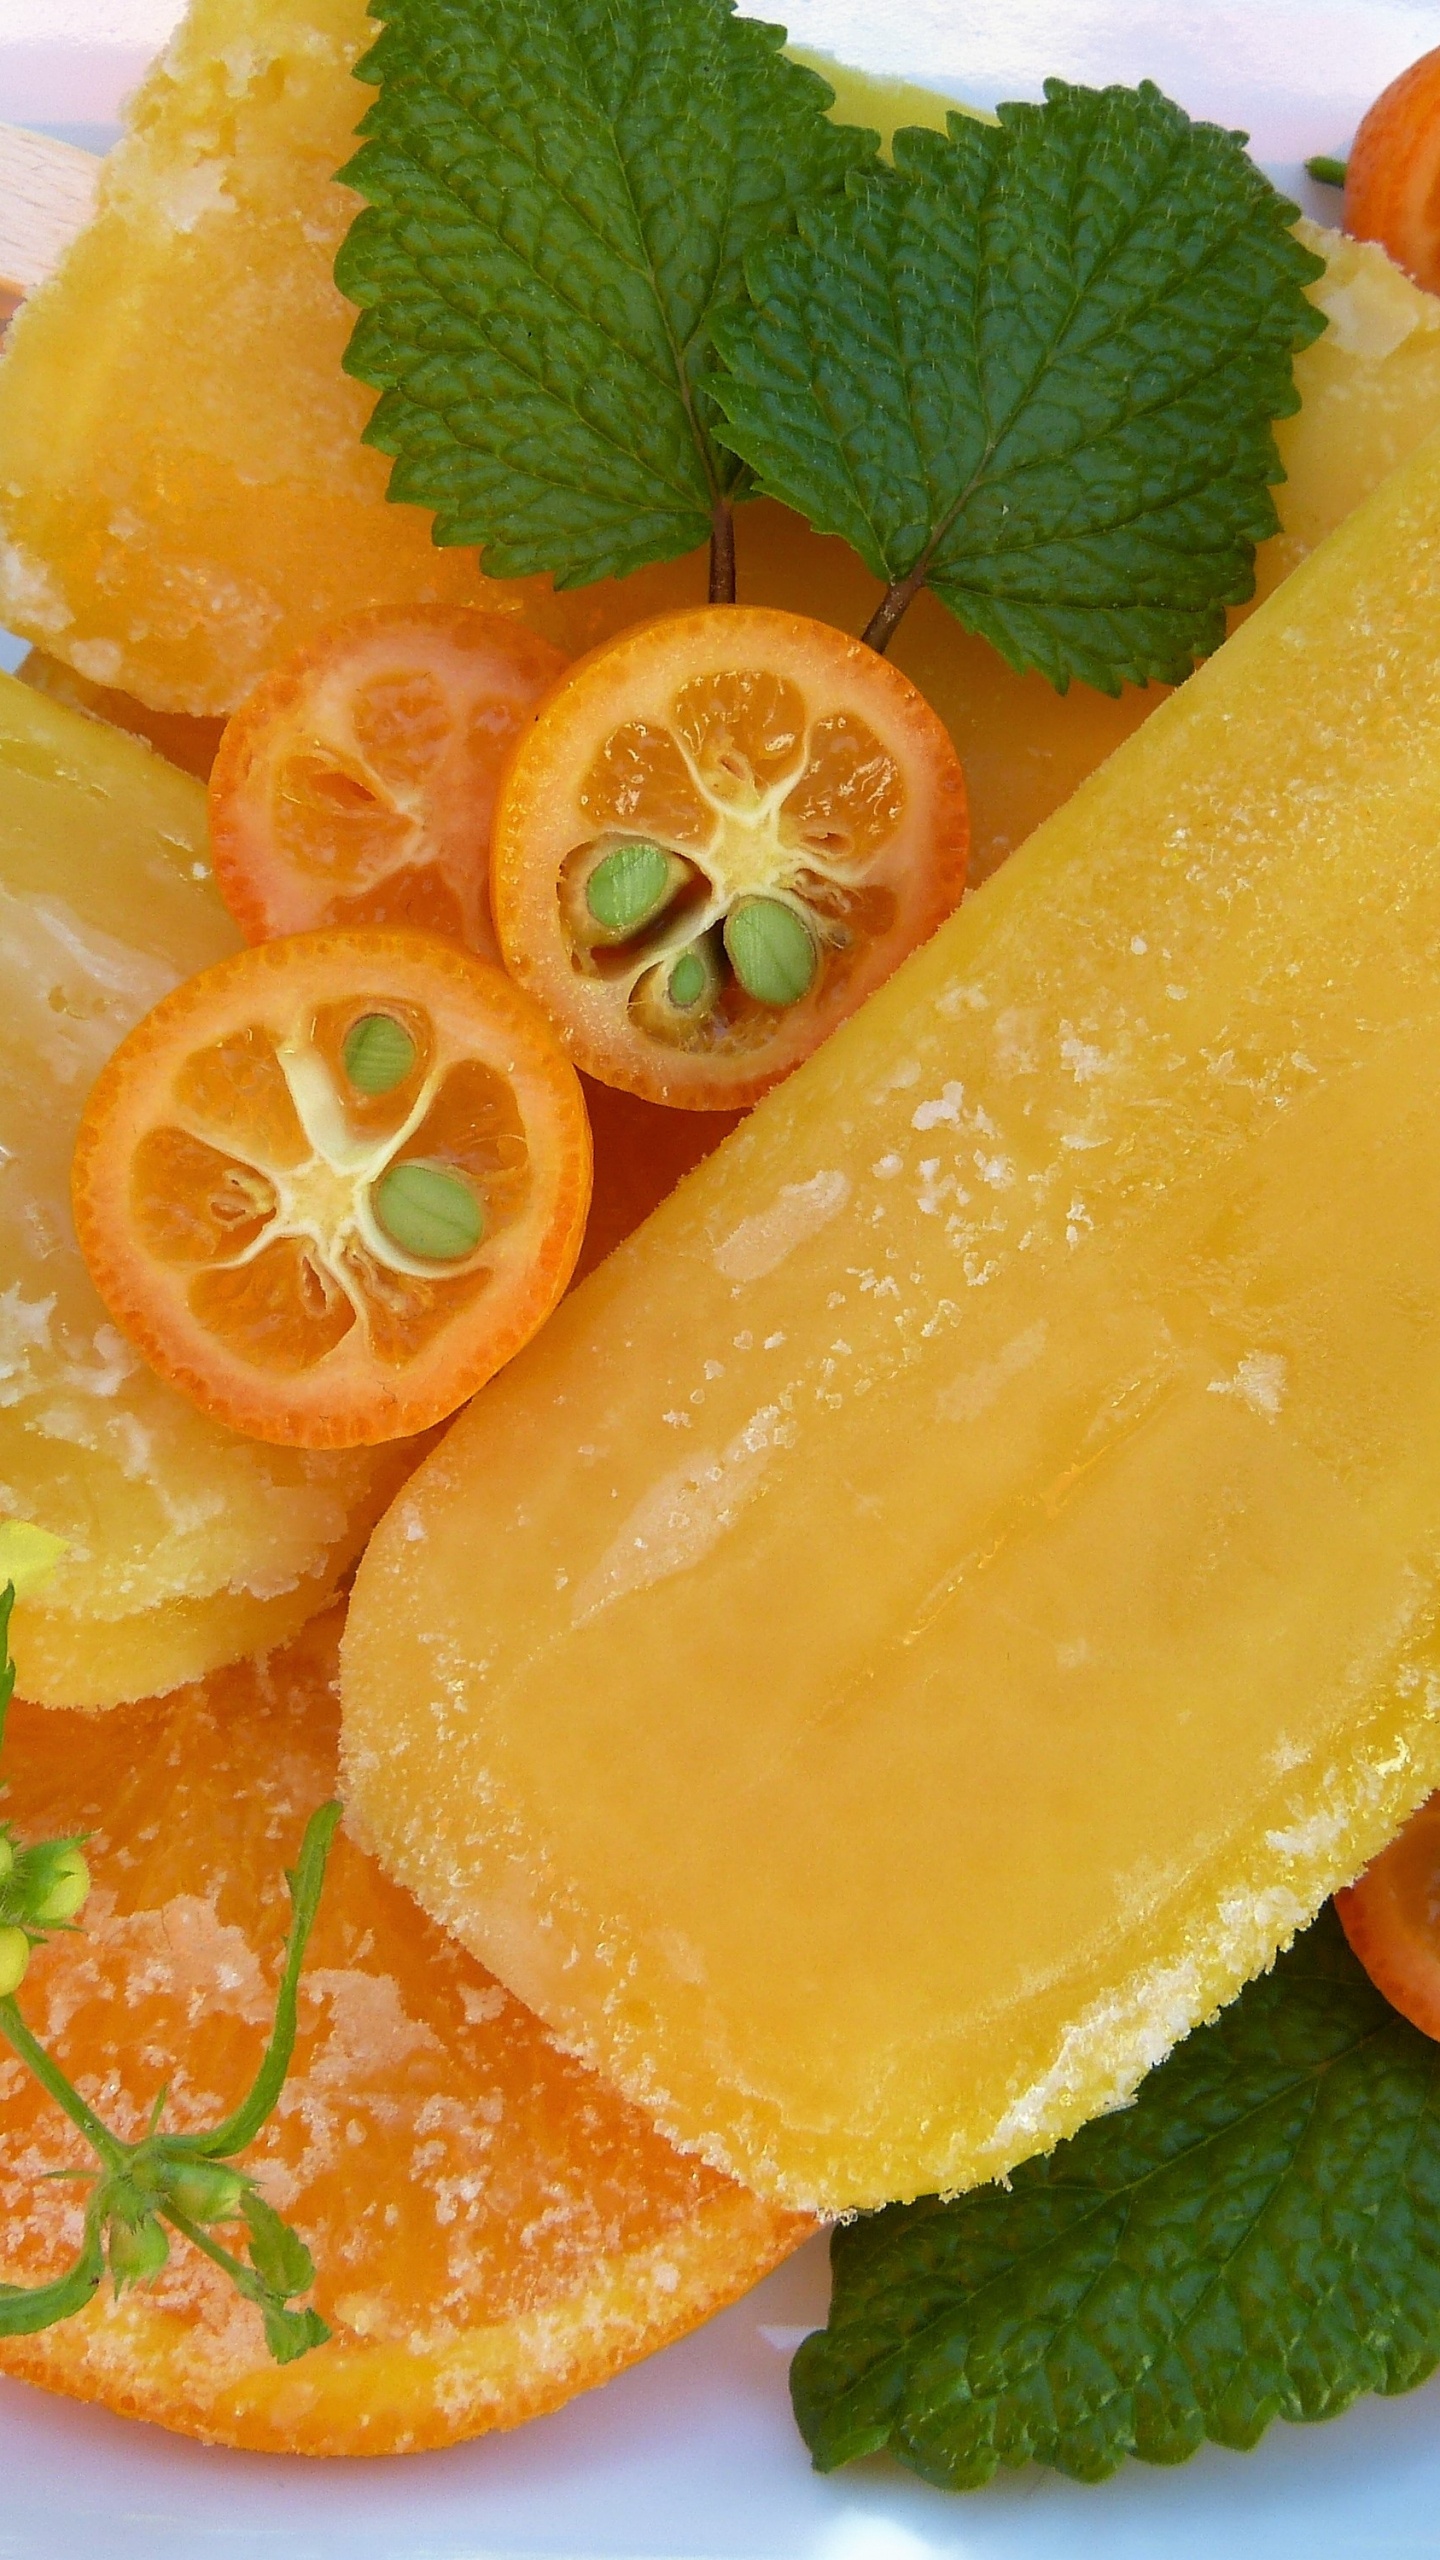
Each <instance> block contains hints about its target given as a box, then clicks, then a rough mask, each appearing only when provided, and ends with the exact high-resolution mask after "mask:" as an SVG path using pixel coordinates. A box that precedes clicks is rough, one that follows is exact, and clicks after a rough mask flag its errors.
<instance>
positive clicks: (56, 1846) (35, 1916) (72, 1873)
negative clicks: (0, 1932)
mask: <svg viewBox="0 0 1440 2560" xmlns="http://www.w3.org/2000/svg"><path fill="white" fill-rule="evenodd" d="M21 1873H22V1877H23V1891H24V1897H25V1917H26V1919H27V1920H28V1921H29V1922H30V1924H31V1927H32V1928H35V1929H58V1928H60V1927H62V1926H63V1924H64V1923H65V1922H66V1921H67V1920H73V1919H74V1918H75V1916H76V1914H77V1913H78V1912H80V1911H83V1910H84V1908H85V1901H86V1897H87V1895H88V1894H89V1891H90V1870H89V1868H88V1867H87V1865H86V1864H85V1860H84V1858H83V1857H82V1856H81V1854H80V1851H79V1850H78V1849H77V1848H76V1847H75V1844H74V1842H73V1841H69V1840H42V1841H41V1842H40V1844H39V1846H38V1847H37V1848H34V1849H26V1850H25V1851H24V1852H23V1853H22V1857H21Z"/></svg>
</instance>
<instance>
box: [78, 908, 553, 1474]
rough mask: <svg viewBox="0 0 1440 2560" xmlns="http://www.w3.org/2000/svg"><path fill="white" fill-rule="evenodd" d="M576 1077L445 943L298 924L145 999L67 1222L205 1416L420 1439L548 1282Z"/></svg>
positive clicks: (293, 1438)
mask: <svg viewBox="0 0 1440 2560" xmlns="http://www.w3.org/2000/svg"><path fill="white" fill-rule="evenodd" d="M589 1192H590V1137H589V1128H588V1124H587V1122H586V1118H585V1107H584V1103H583V1101H582V1099H581V1095H580V1088H579V1084H578V1082H577V1080H576V1077H575V1075H574V1072H573V1070H572V1069H571V1068H570V1066H569V1065H568V1064H567V1062H566V1060H565V1058H564V1056H563V1054H562V1053H561V1051H560V1049H559V1046H558V1044H557V1043H556V1041H555V1039H554V1036H553V1034H552V1033H551V1032H550V1030H549V1027H548V1025H547V1024H546V1022H545V1020H544V1018H543V1016H542V1015H541V1014H540V1013H539V1011H538V1010H537V1008H536V1007H535V1006H534V1005H533V1004H532V1003H531V1002H530V1000H529V998H528V997H527V996H525V995H523V994H521V993H520V992H519V990H517V989H516V988H515V987H513V986H512V985H511V983H510V981H509V980H508V978H506V977H505V976H504V975H503V973H502V972H501V971H500V970H498V969H495V968H492V967H491V966H490V965H489V963H488V962H486V961H483V960H480V959H477V958H476V957H475V956H474V954H473V953H470V952H467V951H463V950H461V949H459V948H458V947H456V946H454V945H450V944H446V943H443V942H440V941H437V940H436V939H434V938H433V937H432V936H430V935H425V934H415V933H405V932H380V931H357V932H343V931H333V932H329V933H315V934H300V935H294V936H290V937H288V938H284V939H282V940H280V941H277V942H272V943H266V944H263V945H261V946H259V947H258V948H256V949H254V950H251V951H245V952H240V953H238V954H237V955H236V956H235V957H234V958H233V959H231V960H228V961H223V962H221V963H220V964H219V965H218V966H217V967H215V968H213V969H210V970H207V971H204V972H203V973H202V974H201V976H200V977H199V978H196V979H192V980H191V981H190V982H189V983H188V984H187V985H185V986H183V987H181V988H178V989H177V990H176V991H175V993H174V994H173V995H171V996H169V997H168V998H166V999H165V1001H164V1002H163V1003H162V1004H160V1005H159V1006H157V1007H156V1009H155V1011H154V1012H153V1013H151V1014H149V1015H148V1016H147V1017H146V1018H145V1020H144V1021H143V1022H142V1023H140V1024H139V1025H138V1027H137V1028H136V1030H135V1031H134V1032H133V1033H132V1034H131V1036H130V1038H129V1039H128V1040H126V1041H125V1042H124V1043H123V1045H122V1046H121V1048H120V1049H119V1050H118V1051H117V1052H116V1054H115V1056H114V1058H113V1059H112V1060H111V1062H110V1064H109V1066H108V1067H107V1068H106V1069H105V1071H104V1073H103V1074H102V1076H101V1078H100V1080H99V1082H98V1084H97V1085H96V1087H95V1090H94V1092H93V1094H92V1095H91V1098H90V1102H89V1104H88V1106H87V1108H86V1112H85V1116H84V1119H83V1121H82V1123H81V1129H80V1136H79V1140H78V1143H77V1147H76V1153H75V1168H74V1200H75V1219H76V1228H77V1231H78V1234H79V1237H80V1243H81V1248H82V1251H83V1252H84V1254H85V1258H86V1261H87V1262H88V1264H89V1267H90V1271H91V1274H92V1277H93V1278H94V1281H95V1285H96V1287H97V1288H98V1290H99V1291H100V1294H101V1296H102V1297H103V1298H104V1300H105V1301H106V1304H107V1305H108V1306H109V1308H110V1310H111V1312H112V1314H113V1315H114V1317H115V1319H116V1322H117V1323H118V1324H120V1325H121V1326H122V1327H123V1328H124V1330H125V1331H126V1332H127V1333H128V1334H129V1335H130V1337H131V1339H132V1340H133V1341H135V1342H136V1343H137V1344H138V1345H139V1347H140V1349H141V1350H142V1351H143V1352H144V1353H145V1356H146V1358H147V1359H148V1360H149V1361H150V1362H151V1365H152V1366H153V1367H154V1368H156V1369H158V1370H159V1371H160V1373H161V1375H162V1376H164V1377H167V1378H169V1379H170V1380H171V1381H172V1382H173V1383H174V1384H175V1385H176V1386H179V1387H181V1388H183V1389H184V1391H185V1392H186V1393H187V1394H188V1395H190V1396H191V1397H192V1398H193V1399H194V1400H195V1402H196V1403H197V1404H199V1405H200V1406H201V1407H202V1408H203V1409H204V1410H205V1411H206V1412H208V1413H212V1414H214V1415H216V1416H217V1417H218V1418H219V1419H221V1420H223V1421H225V1422H228V1423H229V1424H230V1425H231V1426H232V1427H233V1428H234V1429H236V1430H240V1431H246V1432H249V1433H252V1434H253V1435H254V1436H256V1437H257V1438H260V1439H268V1440H275V1441H280V1442H284V1443H289V1444H291V1445H293V1446H297V1447H301V1448H341V1447H353V1446H358V1445H364V1444H369V1443H374V1442H377V1441H381V1440H387V1439H393V1438H396V1437H398V1436H399V1435H400V1434H402V1433H406V1432H412V1431H418V1430H423V1429H425V1428H426V1427H428V1425H429V1424H431V1423H433V1422H437V1421H439V1420H441V1419H442V1418H443V1416H444V1415H446V1414H447V1413H451V1412H453V1411H454V1409H455V1407H456V1406H457V1405H458V1404H461V1403H463V1402H464V1400H465V1398H466V1397H467V1396H470V1395H473V1394H474V1392H475V1390H476V1388H477V1387H479V1386H481V1385H483V1384H484V1382H485V1380H486V1379H487V1378H488V1377H490V1376H491V1375H493V1373H494V1371H495V1370H496V1369H497V1368H498V1367H499V1366H500V1365H501V1363H502V1362H503V1361H505V1360H508V1359H509V1358H510V1357H511V1355H512V1354H513V1353H514V1352H515V1351H517V1350H519V1349H520V1347H521V1345H522V1344H523V1343H524V1342H526V1341H528V1340H529V1337H530V1335H531V1334H532V1333H533V1332H534V1331H535V1330H536V1328H537V1326H539V1325H540V1324H542V1323H543V1322H544V1320H545V1317H546V1316H547V1315H548V1314H549V1312H550V1309H551V1307H552V1306H553V1305H554V1304H555V1302H556V1300H557V1299H558V1298H559V1297H560V1295H561V1293H562V1292H563V1290H564V1288H565V1285H566V1282H567V1281H568V1279H569V1276H570V1272H571V1269H572V1267H573V1265H574V1261H575V1257H576V1254H577V1253H578V1251H579V1245H580V1238H581V1234H582V1232H583V1228H584V1223H585V1212H586V1208H587V1205H588V1201H589Z"/></svg>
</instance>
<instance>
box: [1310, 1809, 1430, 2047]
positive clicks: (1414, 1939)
mask: <svg viewBox="0 0 1440 2560" xmlns="http://www.w3.org/2000/svg"><path fill="white" fill-rule="evenodd" d="M1335 1908H1336V1910H1337V1911H1338V1912H1339V1914H1340V1921H1341V1925H1342V1927H1343V1929H1344V1931H1345V1935H1346V1937H1347V1938H1348V1939H1349V1941H1350V1944H1351V1946H1352V1947H1353V1948H1354V1950H1355V1953H1356V1955H1357V1956H1358V1957H1359V1959H1360V1962H1361V1963H1362V1964H1363V1966H1364V1967H1365V1970H1366V1972H1367V1973H1368V1974H1369V1976H1370V1979H1371V1981H1372V1982H1373V1983H1374V1985H1375V1988H1376V1990H1377V1991H1380V1992H1383V1993H1384V1996H1385V1998H1386V1999H1387V2000H1388V2001H1389V2003H1390V2006H1391V2008H1392V2009H1398V2010H1399V2012H1400V2014H1401V2016H1402V2018H1408V2019H1409V2021H1410V2023H1411V2025H1412V2027H1418V2028H1419V2029H1420V2031H1421V2033H1422V2034H1423V2035H1427V2036H1436V2037H1440V1794H1436V1795H1433V1796H1428V1797H1427V1798H1426V1800H1425V1802H1424V1804H1422V1805H1421V1807H1420V1810H1419V1812H1418V1813H1412V1814H1411V1816H1410V1819H1409V1821H1408V1822H1407V1823H1406V1825H1405V1828H1404V1830H1403V1831H1401V1832H1399V1833H1397V1835H1396V1837H1395V1838H1394V1839H1393V1840H1392V1841H1391V1843H1390V1846H1389V1848H1388V1849H1382V1850H1381V1852H1380V1855H1379V1857H1378V1858H1372V1859H1371V1861H1370V1864H1369V1866H1368V1867H1367V1868H1366V1870H1365V1872H1364V1874H1363V1875H1362V1876H1361V1878H1360V1880H1359V1882H1358V1883H1357V1884H1352V1885H1351V1886H1350V1887H1349V1889H1348V1890H1347V1891H1346V1892H1344V1893H1337V1894H1336V1896H1335Z"/></svg>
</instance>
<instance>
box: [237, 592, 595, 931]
mask: <svg viewBox="0 0 1440 2560" xmlns="http://www.w3.org/2000/svg"><path fill="white" fill-rule="evenodd" d="M565 663H566V662H565V660H564V658H563V657H562V656H561V654H560V651H559V650H558V649H554V648H552V647H551V645H550V643H549V641H548V640H542V639H541V637H540V635H539V633H538V632H535V631H531V630H529V629H528V628H527V626H526V625H525V624H524V623H523V622H520V621H518V620H517V619H516V617H515V616H514V615H513V614H504V613H484V612H481V611H480V610H479V609H478V607H472V606H466V605H438V604H437V605H412V606H410V607H408V608H407V609H404V610H400V609H392V610H390V611H387V612H383V613H367V614H359V615H356V616H355V617H353V618H352V619H351V620H348V621H346V622H342V623H338V624H336V625H334V626H333V627H332V628H331V629H330V630H328V631H326V632H324V633H322V634H321V636H320V638H319V639H318V640H316V641H314V642H312V643H311V645H310V646H309V647H308V648H305V649H302V650H300V651H298V652H297V654H296V655H295V656H294V657H293V658H291V659H289V660H288V661H287V663H286V664H285V665H284V666H282V667H279V668H277V669H276V670H275V671H274V673H273V674H271V675H269V676H267V677H266V678H265V680H264V682H263V683H262V684H260V685H258V686H257V687H256V689H255V691H254V692H253V693H252V694H251V695H250V697H249V699H248V700H247V701H246V702H244V703H242V705H241V707H240V709H239V710H238V711H237V712H236V714H235V716H234V718H233V719H232V720H231V721H230V723H229V725H228V727H227V729H226V731H225V735H224V737H223V738H222V740H221V743H220V749H219V753H218V755H217V756H216V759H215V767H214V771H213V773H212V775H211V777H210V834H211V843H212V846H213V859H214V864H215V877H216V881H217V883H218V885H219V889H220V894H221V896H222V897H223V898H224V900H225V903H226V905H227V906H228V908H229V909H230V912H231V914H232V915H233V916H234V918H235V921H236V923H237V924H238V925H239V927H240V930H241V932H242V933H243V934H244V935H245V937H246V940H247V941H249V942H267V941H269V940H270V938H271V937H272V935H275V934H280V933H308V932H311V931H314V930H315V929H317V928H318V927H320V926H322V925H328V924H386V925H413V926H416V927H418V928H420V929H421V930H423V931H425V932H430V933H441V934H445V935H447V936H449V937H450V938H451V939H453V940H455V941H457V942H465V943H468V944H469V946H470V948H471V949H472V950H473V951H479V952H480V953H482V954H483V956H484V957H485V958H486V959H488V960H493V959H495V958H497V957H498V951H497V947H496V942H495V935H494V930H493V927H492V925H491V921H490V903H489V893H488V872H489V859H490V824H491V818H492V816H493V813H494V807H495V789H496V784H497V781H498V779H499V774H500V768H501V765H502V764H503V762H504V760H505V757H506V755H507V754H508V752H509V750H510V748H511V746H512V745H513V743H514V740H515V738H516V737H517V736H518V734H519V732H520V730H521V729H522V728H523V727H524V726H525V724H526V723H527V722H528V721H529V719H530V718H531V715H532V714H533V712H534V709H535V705H536V703H537V702H538V701H539V700H540V698H541V696H542V695H543V694H544V693H546V692H548V691H549V689H550V687H551V686H552V685H553V684H554V683H555V681H556V679H557V678H558V677H559V676H560V675H561V674H562V673H563V671H564V668H565Z"/></svg>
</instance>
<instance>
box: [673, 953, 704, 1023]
mask: <svg viewBox="0 0 1440 2560" xmlns="http://www.w3.org/2000/svg"><path fill="white" fill-rule="evenodd" d="M711 983H712V973H711V971H710V970H709V969H707V968H706V966H705V962H704V959H703V957H702V955H701V953H700V952H698V951H682V952H681V954H680V957H679V959H678V960H677V961H676V963H675V966H674V968H673V969H672V970H671V972H670V983H669V985H668V986H667V988H666V990H665V992H666V994H667V995H668V997H669V998H670V1001H671V1003H672V1004H673V1005H675V1006H676V1007H677V1008H678V1010H679V1011H680V1012H681V1013H688V1012H689V1011H690V1008H691V1007H692V1005H697V1004H698V1003H699V1002H700V999H701V997H702V996H703V995H706V994H707V993H708V992H709V990H710V986H711Z"/></svg>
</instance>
